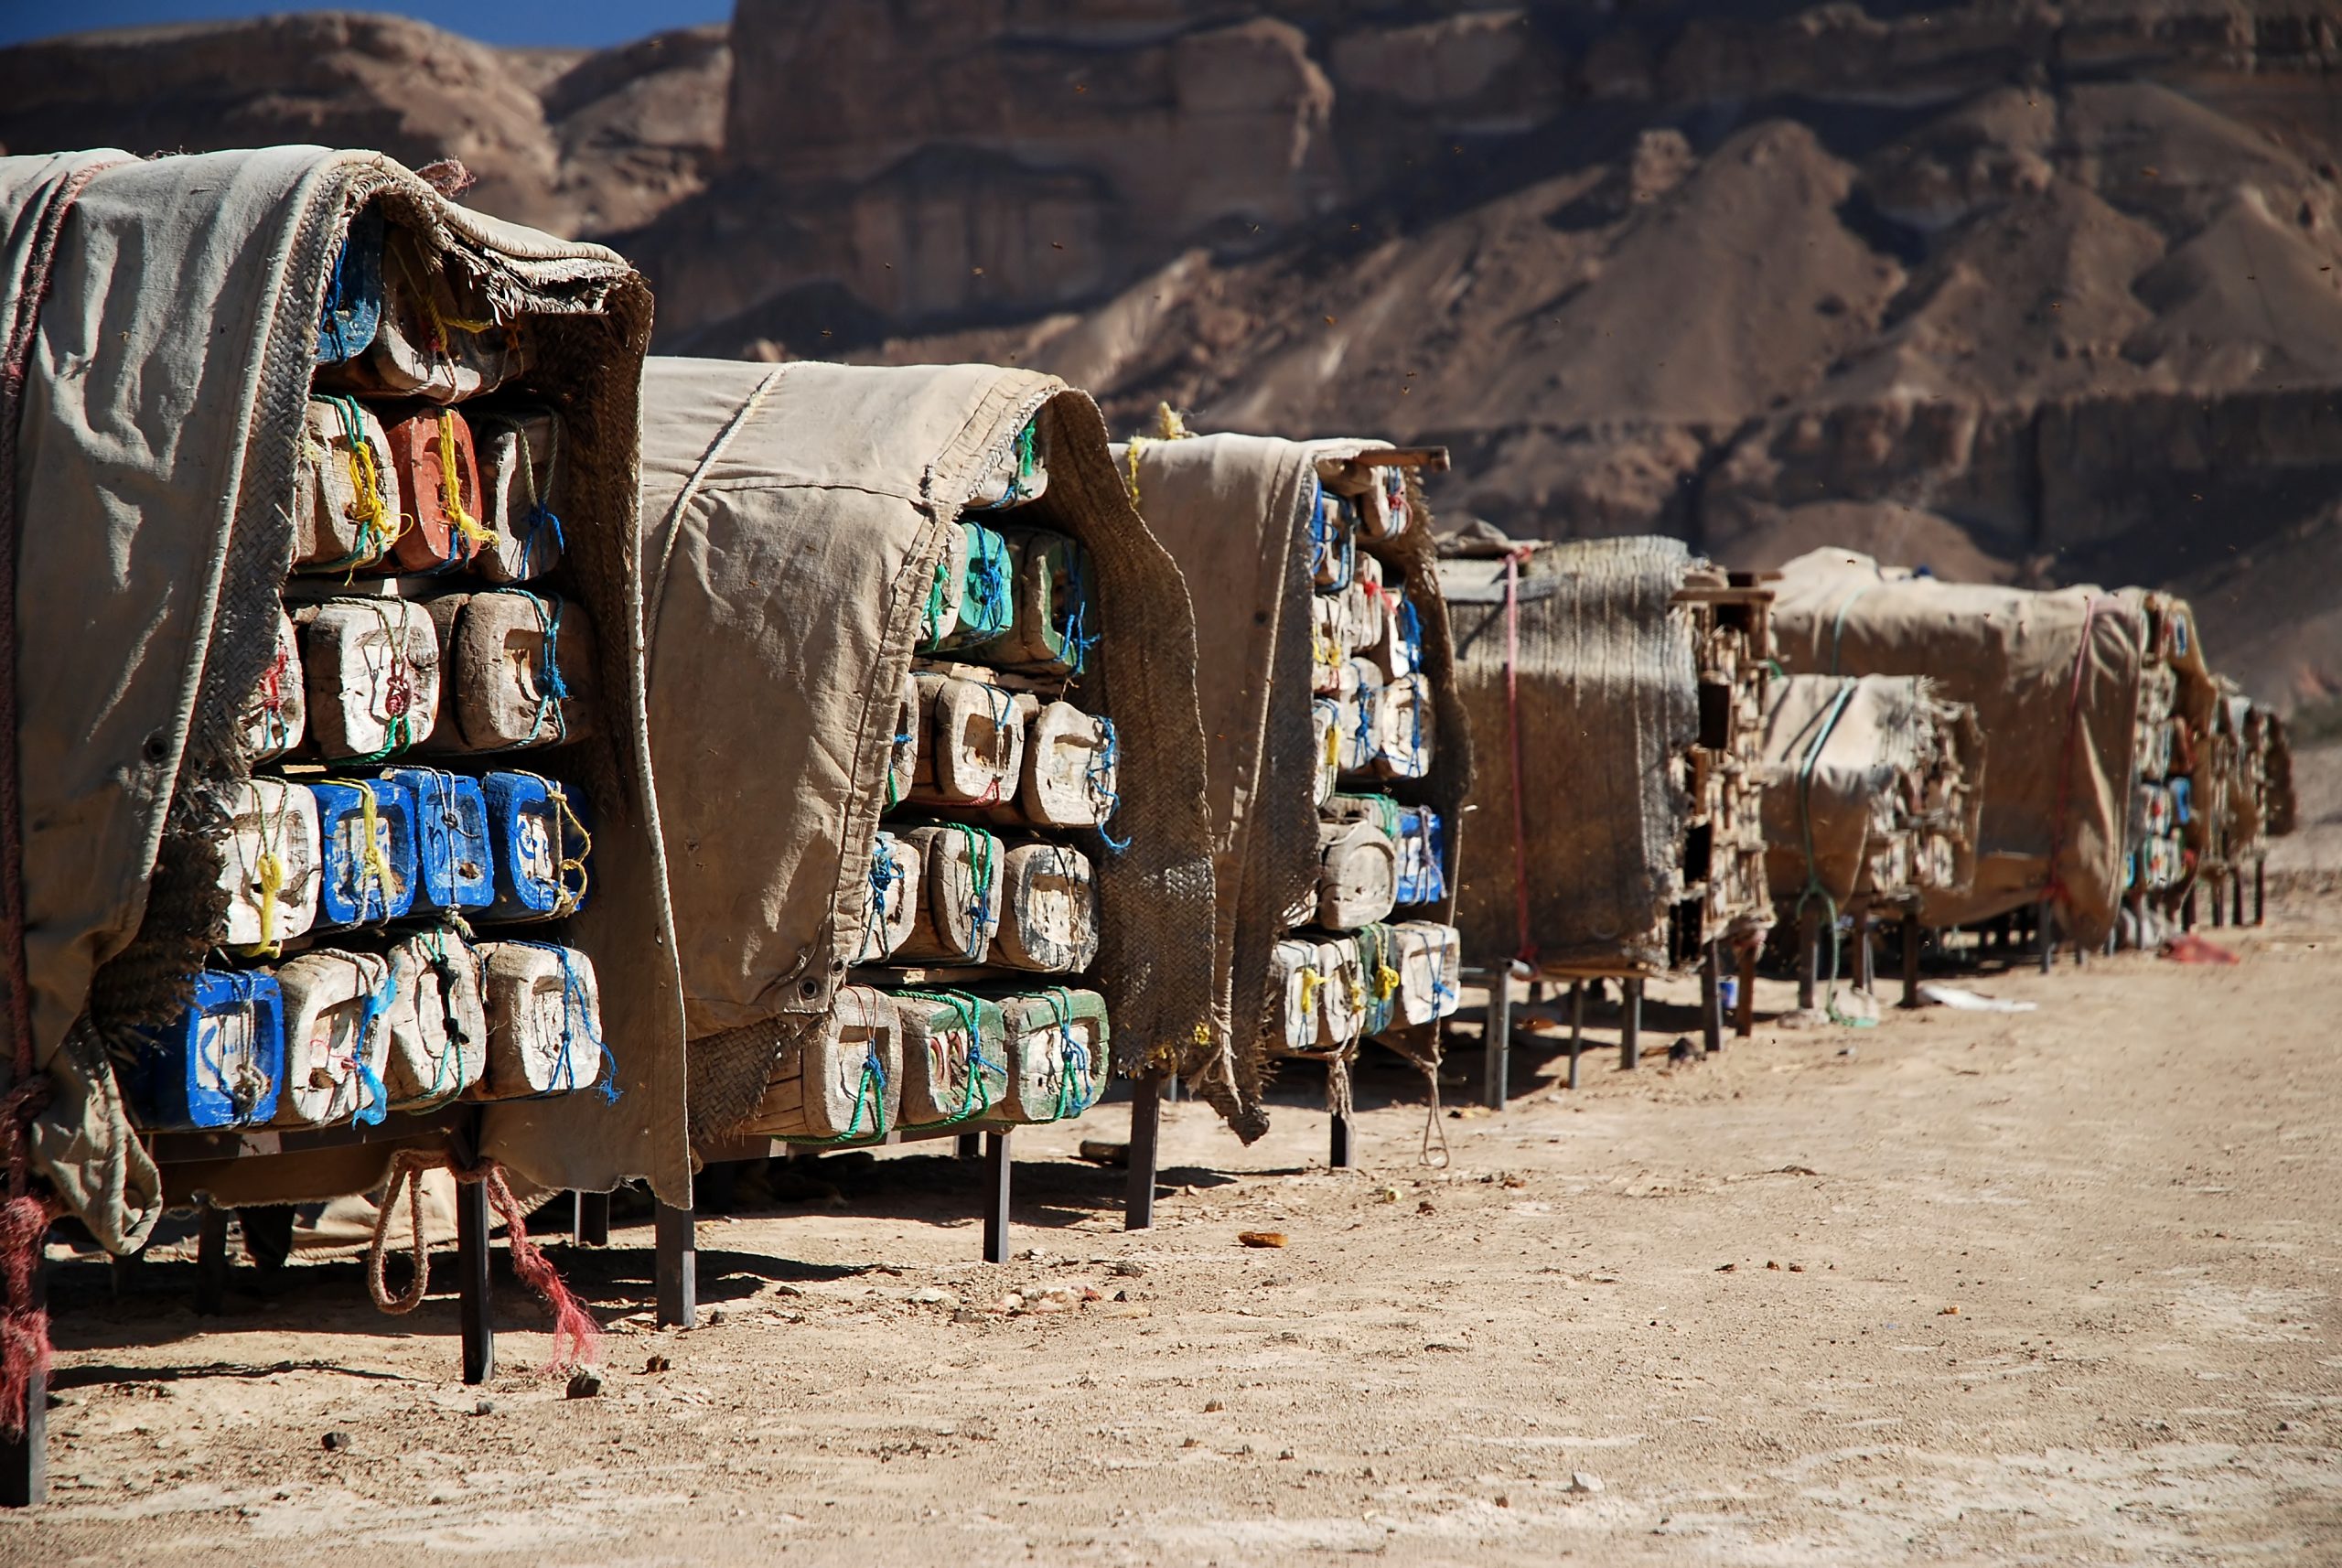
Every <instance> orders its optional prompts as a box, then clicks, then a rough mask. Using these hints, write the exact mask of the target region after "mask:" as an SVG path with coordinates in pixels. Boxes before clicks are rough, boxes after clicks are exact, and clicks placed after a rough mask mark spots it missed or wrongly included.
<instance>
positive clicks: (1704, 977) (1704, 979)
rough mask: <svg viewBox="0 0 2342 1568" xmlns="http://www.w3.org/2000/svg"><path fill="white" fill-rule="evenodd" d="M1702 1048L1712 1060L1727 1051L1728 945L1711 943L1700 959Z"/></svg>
mask: <svg viewBox="0 0 2342 1568" xmlns="http://www.w3.org/2000/svg"><path fill="white" fill-rule="evenodd" d="M1700 1030H1701V1035H1702V1039H1701V1044H1702V1046H1703V1047H1705V1048H1706V1051H1707V1054H1708V1055H1709V1056H1715V1055H1717V1054H1719V1053H1720V1052H1722V1051H1723V1049H1724V944H1723V943H1721V942H1710V943H1709V944H1708V945H1707V950H1706V951H1705V952H1704V953H1703V954H1702V955H1701V957H1700Z"/></svg>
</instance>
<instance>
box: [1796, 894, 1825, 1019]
mask: <svg viewBox="0 0 2342 1568" xmlns="http://www.w3.org/2000/svg"><path fill="white" fill-rule="evenodd" d="M1820 973H1821V911H1820V910H1818V909H1816V908H1813V906H1812V905H1810V904H1808V905H1807V906H1806V907H1805V908H1802V909H1799V911H1798V912H1797V1004H1798V1008H1799V1011H1800V1012H1806V1013H1810V1012H1812V1011H1813V987H1814V983H1815V981H1816V979H1817V978H1818V976H1819V975H1820Z"/></svg>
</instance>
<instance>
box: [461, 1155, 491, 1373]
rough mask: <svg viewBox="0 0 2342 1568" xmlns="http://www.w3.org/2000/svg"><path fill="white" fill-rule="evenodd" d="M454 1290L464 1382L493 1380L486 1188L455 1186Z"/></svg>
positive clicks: (471, 1184)
mask: <svg viewBox="0 0 2342 1568" xmlns="http://www.w3.org/2000/svg"><path fill="white" fill-rule="evenodd" d="M456 1288H457V1310H458V1316H459V1319H460V1321H461V1324H462V1333H463V1341H464V1381H466V1382H467V1383H484V1382H487V1381H489V1380H490V1379H492V1378H494V1377H495V1376H496V1321H495V1317H494V1316H493V1304H492V1303H491V1301H490V1299H489V1272H488V1184H487V1183H485V1182H477V1181H459V1182H457V1184H456Z"/></svg>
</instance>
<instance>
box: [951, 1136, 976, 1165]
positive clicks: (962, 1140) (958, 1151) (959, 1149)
mask: <svg viewBox="0 0 2342 1568" xmlns="http://www.w3.org/2000/svg"><path fill="white" fill-rule="evenodd" d="M951 1152H952V1153H953V1154H954V1155H958V1156H959V1157H960V1158H961V1159H963V1160H981V1159H983V1157H984V1135H983V1133H961V1134H960V1135H959V1137H958V1138H956V1139H954V1140H953V1141H952V1144H951Z"/></svg>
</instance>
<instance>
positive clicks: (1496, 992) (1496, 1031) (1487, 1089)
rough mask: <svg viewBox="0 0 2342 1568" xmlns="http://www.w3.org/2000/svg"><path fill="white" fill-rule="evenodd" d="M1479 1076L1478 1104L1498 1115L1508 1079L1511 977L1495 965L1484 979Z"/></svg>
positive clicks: (1510, 1029)
mask: <svg viewBox="0 0 2342 1568" xmlns="http://www.w3.org/2000/svg"><path fill="white" fill-rule="evenodd" d="M1480 1034H1481V1036H1482V1038H1481V1041H1480V1054H1481V1056H1482V1058H1484V1059H1483V1061H1482V1062H1481V1072H1482V1076H1483V1077H1484V1078H1485V1079H1486V1080H1487V1081H1486V1082H1484V1083H1483V1084H1482V1085H1481V1087H1480V1102H1481V1103H1482V1104H1483V1105H1486V1106H1487V1107H1488V1109H1489V1110H1491V1111H1501V1110H1503V1109H1504V1102H1505V1099H1506V1095H1507V1091H1508V1090H1510V1088H1511V1087H1512V1085H1511V1078H1512V976H1511V975H1510V974H1509V973H1508V972H1507V971H1506V966H1505V965H1503V964H1501V963H1499V964H1498V965H1497V968H1496V972H1495V973H1493V974H1491V975H1490V976H1488V1015H1487V1019H1486V1021H1485V1022H1484V1023H1482V1024H1481V1026H1480Z"/></svg>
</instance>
